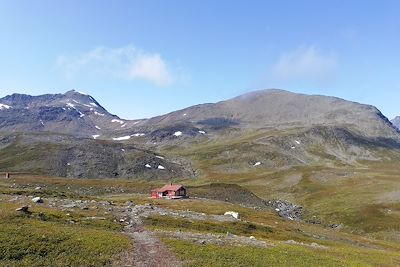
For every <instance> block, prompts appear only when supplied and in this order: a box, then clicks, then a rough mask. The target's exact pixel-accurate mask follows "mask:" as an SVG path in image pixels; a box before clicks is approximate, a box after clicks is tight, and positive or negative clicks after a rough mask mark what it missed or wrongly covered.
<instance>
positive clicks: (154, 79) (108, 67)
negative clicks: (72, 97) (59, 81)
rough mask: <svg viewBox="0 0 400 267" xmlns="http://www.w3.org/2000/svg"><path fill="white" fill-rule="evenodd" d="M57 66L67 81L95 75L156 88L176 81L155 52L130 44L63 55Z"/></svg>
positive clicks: (161, 58)
mask: <svg viewBox="0 0 400 267" xmlns="http://www.w3.org/2000/svg"><path fill="white" fill-rule="evenodd" d="M57 66H58V68H59V69H60V70H61V71H62V73H63V74H64V76H65V77H66V78H67V79H74V78H76V77H79V76H85V75H94V76H96V77H99V78H102V77H104V76H105V77H107V78H113V79H122V80H130V81H133V80H142V81H147V82H150V83H152V84H155V85H157V86H167V85H170V84H172V83H173V82H174V77H173V74H172V72H171V68H170V66H169V65H168V64H167V62H166V61H165V60H164V59H163V57H162V56H161V55H160V54H159V53H156V52H147V51H144V50H142V49H139V48H136V47H135V46H133V45H128V46H124V47H119V48H107V47H97V48H94V49H92V50H90V51H87V52H84V53H81V54H75V55H61V56H59V57H58V58H57Z"/></svg>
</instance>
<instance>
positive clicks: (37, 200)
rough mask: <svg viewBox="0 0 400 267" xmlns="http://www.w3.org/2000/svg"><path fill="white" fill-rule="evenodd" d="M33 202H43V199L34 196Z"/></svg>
mask: <svg viewBox="0 0 400 267" xmlns="http://www.w3.org/2000/svg"><path fill="white" fill-rule="evenodd" d="M32 202H34V203H43V199H42V198H41V197H34V198H32Z"/></svg>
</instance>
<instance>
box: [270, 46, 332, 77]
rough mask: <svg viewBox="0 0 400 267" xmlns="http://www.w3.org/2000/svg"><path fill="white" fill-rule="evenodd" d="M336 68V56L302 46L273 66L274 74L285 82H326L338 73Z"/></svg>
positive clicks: (282, 57) (283, 56)
mask: <svg viewBox="0 0 400 267" xmlns="http://www.w3.org/2000/svg"><path fill="white" fill-rule="evenodd" d="M336 68H337V59H336V57H335V55H333V54H327V53H322V52H321V51H320V50H319V49H317V48H316V47H315V46H309V47H304V46H302V47H299V48H297V49H296V50H293V51H290V52H286V53H283V54H282V55H281V56H280V58H279V59H278V61H277V62H276V63H275V64H274V65H273V67H272V74H273V76H274V77H275V78H278V79H280V80H284V81H291V80H292V81H293V80H310V81H324V80H326V79H329V78H330V77H331V76H332V75H333V74H334V73H335V72H336Z"/></svg>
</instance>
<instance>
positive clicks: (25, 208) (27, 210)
mask: <svg viewBox="0 0 400 267" xmlns="http://www.w3.org/2000/svg"><path fill="white" fill-rule="evenodd" d="M16 211H20V212H23V213H28V212H29V207H28V206H22V207H20V208H18V209H16Z"/></svg>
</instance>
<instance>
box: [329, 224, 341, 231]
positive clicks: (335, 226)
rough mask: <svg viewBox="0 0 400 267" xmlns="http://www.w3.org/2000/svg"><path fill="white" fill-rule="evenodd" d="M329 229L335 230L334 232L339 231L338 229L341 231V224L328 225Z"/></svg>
mask: <svg viewBox="0 0 400 267" xmlns="http://www.w3.org/2000/svg"><path fill="white" fill-rule="evenodd" d="M329 227H330V228H332V229H335V230H339V229H342V227H343V224H337V223H332V224H330V225H329Z"/></svg>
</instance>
